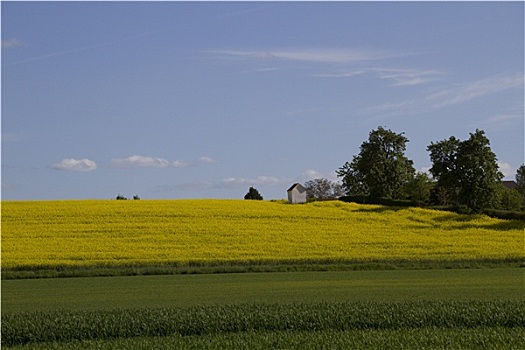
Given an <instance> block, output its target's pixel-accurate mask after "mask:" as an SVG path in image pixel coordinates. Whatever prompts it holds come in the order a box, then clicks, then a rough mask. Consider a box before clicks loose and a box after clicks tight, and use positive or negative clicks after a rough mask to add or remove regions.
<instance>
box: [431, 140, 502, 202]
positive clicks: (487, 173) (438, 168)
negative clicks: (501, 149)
mask: <svg viewBox="0 0 525 350" xmlns="http://www.w3.org/2000/svg"><path fill="white" fill-rule="evenodd" d="M489 145H490V141H489V139H488V138H487V137H486V136H485V132H484V131H482V130H476V132H475V133H471V134H470V138H469V139H468V140H465V141H460V140H458V139H456V138H455V137H454V136H452V137H450V138H449V139H448V140H443V141H439V142H437V143H431V144H430V146H428V148H427V150H428V151H429V152H430V160H431V161H432V167H431V168H430V172H431V174H432V175H433V177H434V178H435V179H437V188H438V189H439V192H438V193H439V199H440V200H441V203H440V204H444V205H446V204H449V203H456V204H459V205H465V206H467V207H468V208H469V209H470V210H472V211H477V212H479V211H481V210H482V209H484V208H491V207H494V206H496V205H497V201H496V196H497V191H498V186H499V184H500V182H501V179H502V177H503V174H501V173H500V172H499V171H498V164H497V159H496V155H495V154H494V153H493V152H492V150H491V149H490V146H489Z"/></svg>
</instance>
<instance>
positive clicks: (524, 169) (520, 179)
mask: <svg viewBox="0 0 525 350" xmlns="http://www.w3.org/2000/svg"><path fill="white" fill-rule="evenodd" d="M516 183H517V184H518V192H519V193H520V194H521V198H522V203H523V204H524V205H525V164H522V165H521V166H520V167H519V168H518V170H517V171H516Z"/></svg>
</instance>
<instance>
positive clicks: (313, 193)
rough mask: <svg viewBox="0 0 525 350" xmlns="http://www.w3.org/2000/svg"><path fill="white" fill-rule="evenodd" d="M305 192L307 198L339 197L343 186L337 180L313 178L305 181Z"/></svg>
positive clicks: (342, 192)
mask: <svg viewBox="0 0 525 350" xmlns="http://www.w3.org/2000/svg"><path fill="white" fill-rule="evenodd" d="M304 187H305V188H306V194H307V197H308V199H310V200H311V199H314V200H324V199H333V198H339V197H341V196H342V195H343V194H344V191H343V188H342V186H341V185H340V184H338V183H337V182H331V181H330V180H328V179H325V178H321V179H314V180H309V181H307V182H305V184H304Z"/></svg>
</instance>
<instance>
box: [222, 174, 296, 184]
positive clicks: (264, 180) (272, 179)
mask: <svg viewBox="0 0 525 350" xmlns="http://www.w3.org/2000/svg"><path fill="white" fill-rule="evenodd" d="M289 182H290V179H286V178H282V177H277V176H257V177H256V178H252V179H250V178H245V177H227V178H225V179H223V180H222V183H223V185H226V186H246V185H249V186H252V185H253V186H255V185H258V186H260V185H269V186H278V185H283V184H287V183H289Z"/></svg>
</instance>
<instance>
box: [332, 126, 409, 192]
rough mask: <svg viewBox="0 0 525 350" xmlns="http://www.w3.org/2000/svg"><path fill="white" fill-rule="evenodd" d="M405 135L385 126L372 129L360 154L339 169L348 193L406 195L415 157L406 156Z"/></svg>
mask: <svg viewBox="0 0 525 350" xmlns="http://www.w3.org/2000/svg"><path fill="white" fill-rule="evenodd" d="M403 134H404V133H401V134H396V133H394V132H392V131H391V130H386V129H384V128H383V127H378V129H377V130H372V131H371V132H370V134H369V137H368V141H365V142H363V143H362V144H361V147H360V152H359V154H358V155H355V156H354V158H353V160H352V162H351V163H349V162H347V163H345V165H343V166H342V167H341V168H339V170H338V171H337V175H338V176H339V177H341V178H342V181H343V188H344V189H345V190H346V192H347V194H348V195H369V196H370V197H371V198H379V197H386V198H393V199H404V198H406V195H407V192H406V190H407V185H408V183H409V182H410V181H411V180H412V179H413V178H414V173H415V169H414V167H413V162H412V160H410V159H408V158H407V157H406V156H405V150H406V143H407V142H408V139H407V138H406V137H405V136H403Z"/></svg>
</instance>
